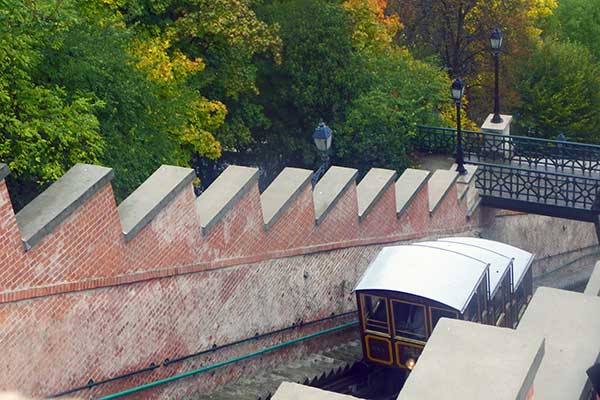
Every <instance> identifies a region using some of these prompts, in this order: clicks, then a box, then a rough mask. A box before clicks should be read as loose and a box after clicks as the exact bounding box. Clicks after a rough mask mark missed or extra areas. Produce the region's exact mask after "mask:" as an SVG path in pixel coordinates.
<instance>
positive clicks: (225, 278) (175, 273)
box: [0, 164, 485, 398]
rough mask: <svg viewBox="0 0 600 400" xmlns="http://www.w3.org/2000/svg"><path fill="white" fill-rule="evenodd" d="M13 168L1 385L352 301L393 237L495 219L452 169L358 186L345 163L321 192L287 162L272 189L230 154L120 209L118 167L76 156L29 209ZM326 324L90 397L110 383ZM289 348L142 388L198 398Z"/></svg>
mask: <svg viewBox="0 0 600 400" xmlns="http://www.w3.org/2000/svg"><path fill="white" fill-rule="evenodd" d="M7 173H8V171H7V168H6V166H4V165H2V164H0V350H1V351H2V354H3V360H2V362H1V364H0V382H1V383H0V389H16V388H18V389H20V390H24V391H25V392H27V394H31V395H36V396H47V395H50V394H53V393H57V392H60V391H63V390H67V389H70V388H72V387H76V386H81V385H85V384H86V383H87V382H88V380H90V379H93V380H94V381H100V380H103V379H107V378H111V377H113V376H117V375H120V374H125V373H128V372H131V371H135V370H138V369H140V368H145V367H147V366H149V365H150V364H151V363H155V364H156V365H159V364H161V363H162V362H163V361H164V360H165V359H174V358H177V357H181V356H185V355H187V354H191V353H195V352H198V351H200V350H204V349H208V348H210V347H211V346H212V345H213V344H215V343H217V344H225V343H229V342H233V341H236V340H240V339H243V338H247V337H252V336H253V335H254V334H255V333H256V332H260V333H264V332H269V331H273V330H276V329H280V328H282V327H286V326H290V325H291V324H293V323H296V322H298V321H300V320H302V321H312V320H316V319H319V318H323V317H326V316H329V315H330V314H332V313H336V314H339V313H343V312H347V311H351V310H353V309H354V304H353V298H352V296H351V295H350V292H351V290H352V288H353V285H354V284H355V283H356V280H357V279H358V278H359V277H360V275H361V273H362V271H363V270H364V269H365V268H366V266H367V265H368V263H369V262H370V260H371V259H372V258H373V257H374V256H375V255H376V253H377V251H378V250H379V249H380V248H381V246H382V245H384V244H386V243H394V242H401V241H410V240H415V239H419V238H425V237H435V236H442V235H450V234H455V233H469V231H471V230H472V229H474V228H477V227H479V226H480V225H481V224H482V223H483V222H484V220H485V218H484V217H483V216H482V211H481V210H479V209H478V208H477V203H474V205H471V203H470V201H469V200H468V199H472V197H473V196H469V195H465V190H464V188H465V187H468V186H469V182H470V181H469V180H464V179H463V180H462V181H461V182H457V175H456V173H455V172H451V171H442V170H439V171H436V172H434V173H433V174H429V173H428V172H427V171H420V170H412V169H409V170H406V171H405V172H404V173H403V174H402V175H401V176H400V177H397V176H396V173H395V172H394V171H389V170H381V169H373V170H371V171H370V172H369V173H368V174H367V175H366V176H365V177H364V178H363V179H362V180H361V182H360V183H358V185H357V183H356V176H357V171H356V170H353V169H349V168H342V167H331V168H330V169H329V170H328V171H327V173H326V174H325V176H324V177H323V178H322V179H321V180H320V181H319V182H318V184H317V185H316V186H315V188H314V189H313V188H312V186H311V183H310V178H311V176H312V173H311V171H307V170H301V169H296V168H286V169H284V170H283V171H282V172H281V174H280V176H278V178H277V179H276V180H275V181H274V182H273V183H272V184H271V186H269V187H268V188H267V189H266V190H265V191H264V192H263V193H262V194H261V193H260V192H259V189H258V182H257V178H258V170H257V169H255V168H247V167H238V166H231V167H229V168H228V169H227V170H225V171H224V172H223V174H222V175H221V176H220V177H219V178H218V179H217V180H216V181H215V182H214V183H213V185H211V186H210V187H209V188H208V189H207V190H206V191H205V192H204V193H203V194H202V195H201V196H200V197H198V198H196V197H195V196H194V194H193V190H192V186H191V181H192V179H193V177H194V175H193V171H192V170H190V169H186V168H180V167H171V166H162V167H161V168H159V169H158V170H157V171H156V172H155V173H154V174H153V175H152V176H150V177H149V178H148V180H147V181H146V182H145V183H144V184H143V185H142V186H140V187H139V188H138V189H137V190H136V191H135V192H134V193H132V194H131V196H129V197H128V198H127V199H125V200H124V201H123V203H121V204H120V205H119V206H118V207H117V204H116V202H115V199H114V196H113V192H112V187H111V185H110V180H111V179H112V176H113V173H112V170H111V169H109V168H104V167H99V166H92V165H82V164H78V165H76V166H74V167H73V168H72V169H71V170H69V171H68V172H67V174H65V176H63V177H62V178H61V179H60V180H59V181H57V182H56V183H55V184H53V185H52V186H51V187H50V188H48V190H46V191H45V192H44V193H42V194H41V195H40V196H39V197H38V198H36V199H35V200H34V201H32V202H31V203H30V204H28V205H27V206H26V207H25V208H23V209H22V210H21V211H20V212H19V213H18V214H17V215H15V214H14V213H13V210H12V205H11V203H10V199H9V196H8V192H7V189H6V185H5V182H4V178H5V176H6V174H7ZM461 179H462V178H461ZM330 324H334V322H331V323H330ZM326 325H327V323H324V325H320V326H317V325H315V326H311V327H306V328H303V329H298V330H296V331H293V332H291V333H286V334H282V335H279V336H275V337H271V338H267V339H265V340H263V341H256V342H255V343H252V344H249V345H244V346H239V347H233V348H229V349H227V350H225V351H222V352H218V353H216V354H213V355H210V357H209V358H207V357H204V358H193V359H190V360H188V361H185V362H181V363H178V364H176V365H175V364H172V365H169V366H161V367H159V368H156V369H154V370H153V371H151V372H147V373H143V374H138V375H136V376H134V377H132V378H127V379H121V380H118V381H115V382H112V383H110V384H106V385H102V386H98V387H96V388H94V389H92V390H87V391H85V392H80V393H78V394H79V395H81V396H83V397H90V396H99V395H103V394H108V393H111V392H114V391H116V390H119V389H124V388H127V387H130V386H132V385H134V384H140V383H144V382H148V381H151V380H154V379H158V378H161V377H166V376H170V375H173V374H176V373H180V372H185V371H187V370H190V369H191V368H194V367H197V366H198V365H199V364H206V363H210V362H211V361H216V360H221V359H225V358H227V357H230V356H235V355H239V354H243V353H245V352H248V351H252V350H255V349H256V348H261V347H264V346H266V345H268V344H269V343H276V342H279V341H280V340H283V339H284V338H285V337H288V338H289V337H294V336H297V335H300V334H304V333H306V332H309V331H310V330H311V329H312V330H316V329H322V327H323V326H326ZM286 335H287V336H286ZM308 346H310V345H308ZM302 349H303V348H302V347H297V348H296V350H290V351H304V350H302ZM277 357H284V355H283V354H278V355H273V356H271V357H270V358H269V357H265V358H262V359H260V360H257V361H255V362H252V363H244V364H241V365H239V366H236V367H234V368H229V369H227V370H224V371H221V372H218V373H217V374H216V375H212V376H206V377H205V376H200V377H198V378H190V379H188V380H185V381H180V382H179V383H177V384H174V385H170V386H169V387H161V388H159V389H155V390H153V391H151V392H144V393H143V395H140V397H138V398H150V397H152V398H166V397H170V396H183V395H188V394H190V393H193V392H194V390H202V388H208V387H210V386H211V385H214V384H217V383H219V382H222V381H225V380H228V379H233V378H235V376H238V375H239V374H241V373H242V371H243V370H244V369H252V368H259V367H261V366H262V365H266V364H269V363H271V362H273V360H274V359H275V358H277ZM132 398H136V397H135V396H134V397H132Z"/></svg>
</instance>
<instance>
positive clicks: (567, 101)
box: [518, 40, 600, 141]
mask: <svg viewBox="0 0 600 400" xmlns="http://www.w3.org/2000/svg"><path fill="white" fill-rule="evenodd" d="M519 78H520V79H519V85H518V90H519V91H520V93H521V96H522V99H523V102H522V106H521V109H520V111H519V113H520V115H521V118H520V124H521V126H523V127H526V128H528V127H532V128H534V129H535V130H536V131H537V132H541V133H542V134H543V135H544V136H545V137H548V138H556V135H557V134H558V133H559V132H565V134H566V135H567V137H568V138H569V139H576V138H578V139H579V140H584V141H597V140H600V134H599V132H600V68H599V65H598V63H597V62H596V61H595V60H594V58H593V56H592V55H591V54H590V52H589V51H588V50H587V49H586V48H585V47H583V46H581V45H578V44H576V43H568V42H557V41H555V40H548V41H546V42H544V43H543V44H542V45H541V46H540V47H539V48H538V49H537V50H536V51H535V53H534V54H533V56H532V57H531V58H529V59H527V60H526V61H525V63H524V65H523V66H522V68H521V76H520V77H519Z"/></svg>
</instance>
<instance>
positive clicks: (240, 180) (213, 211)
mask: <svg viewBox="0 0 600 400" xmlns="http://www.w3.org/2000/svg"><path fill="white" fill-rule="evenodd" d="M256 181H258V168H249V167H240V166H237V165H231V166H229V167H228V168H227V169H226V170H225V171H223V173H222V174H221V175H219V177H218V178H217V179H216V180H215V181H214V182H213V184H212V185H210V186H209V187H208V189H206V190H205V191H204V193H202V194H201V195H200V196H199V197H198V199H197V200H196V203H197V208H198V212H199V214H200V220H201V224H202V233H203V234H204V235H206V234H208V232H209V231H210V229H211V228H212V227H213V226H214V225H215V224H216V223H217V222H218V221H219V220H220V219H221V218H222V217H223V216H224V215H225V214H226V213H227V212H228V211H229V210H230V209H231V208H232V207H233V205H234V204H235V203H236V202H237V200H238V199H239V198H240V197H242V196H243V195H244V194H245V193H246V192H247V191H248V190H249V189H250V187H251V186H252V184H253V183H254V182H256Z"/></svg>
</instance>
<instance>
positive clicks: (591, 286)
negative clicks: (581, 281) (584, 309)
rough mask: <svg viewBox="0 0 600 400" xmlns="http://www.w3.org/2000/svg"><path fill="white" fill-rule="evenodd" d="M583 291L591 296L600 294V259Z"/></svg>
mask: <svg viewBox="0 0 600 400" xmlns="http://www.w3.org/2000/svg"><path fill="white" fill-rule="evenodd" d="M583 293H585V294H587V295H589V296H600V261H598V262H597V263H596V265H595V266H594V270H593V271H592V275H591V276H590V279H589V280H588V282H587V285H586V286H585V291H584V292H583Z"/></svg>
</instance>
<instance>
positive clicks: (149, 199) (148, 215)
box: [118, 165, 195, 241]
mask: <svg viewBox="0 0 600 400" xmlns="http://www.w3.org/2000/svg"><path fill="white" fill-rule="evenodd" d="M194 177H195V174H194V170H193V169H190V168H181V167H173V166H170V165H162V166H161V167H160V168H158V169H157V170H156V171H154V173H153V174H152V175H150V177H149V178H148V179H146V181H145V182H144V183H142V185H141V186H140V187H138V188H137V189H136V190H135V191H134V192H133V193H132V194H131V195H129V196H128V197H127V198H126V199H125V200H124V201H123V202H122V203H121V204H120V205H119V208H118V211H119V217H120V218H121V227H122V228H123V235H125V241H129V240H131V239H133V238H134V237H135V236H136V235H137V234H138V233H139V232H140V231H141V230H142V228H144V227H145V226H146V225H148V223H150V221H152V219H154V217H155V216H156V215H157V214H158V213H159V212H160V211H161V210H162V209H163V208H164V207H165V206H166V205H167V204H169V202H170V201H171V200H173V198H175V196H177V195H178V194H179V193H180V192H181V191H182V190H183V189H185V188H186V187H187V188H188V189H190V190H191V187H190V184H191V183H192V180H193V179H194Z"/></svg>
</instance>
